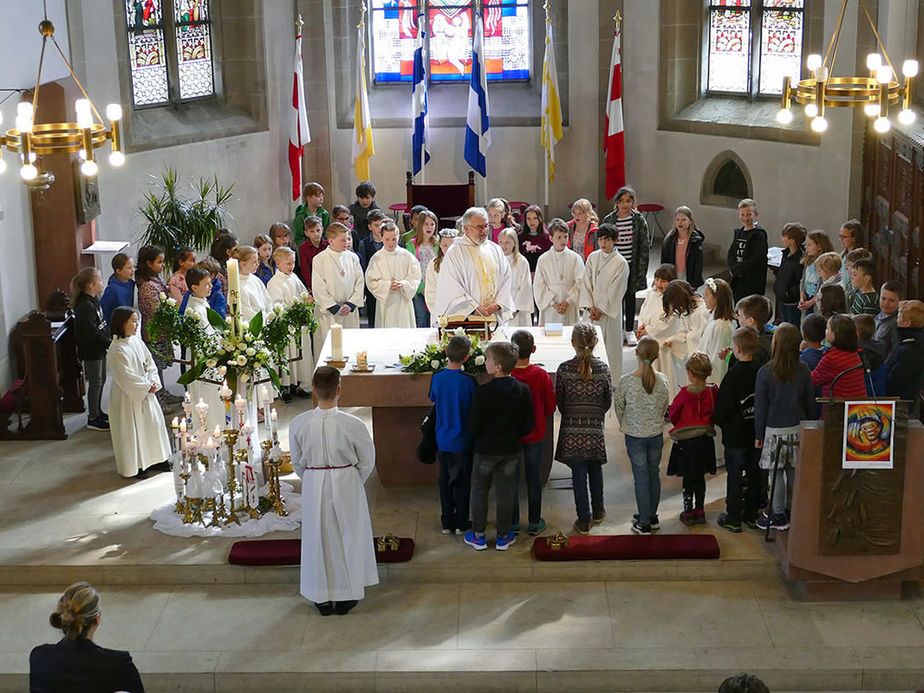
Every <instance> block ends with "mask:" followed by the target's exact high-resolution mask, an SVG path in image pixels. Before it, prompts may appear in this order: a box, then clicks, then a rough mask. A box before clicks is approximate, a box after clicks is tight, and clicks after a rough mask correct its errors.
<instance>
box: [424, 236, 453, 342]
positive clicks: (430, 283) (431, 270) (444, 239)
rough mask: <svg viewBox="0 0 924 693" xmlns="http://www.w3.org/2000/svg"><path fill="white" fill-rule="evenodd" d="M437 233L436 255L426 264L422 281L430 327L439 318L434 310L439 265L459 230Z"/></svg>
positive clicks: (434, 324) (436, 322) (435, 323)
mask: <svg viewBox="0 0 924 693" xmlns="http://www.w3.org/2000/svg"><path fill="white" fill-rule="evenodd" d="M438 235H439V239H440V240H439V246H438V247H437V249H436V257H435V258H433V260H432V261H431V262H430V263H429V264H428V265H427V277H426V280H425V281H424V301H425V302H426V304H427V310H428V311H429V313H430V327H436V326H437V324H438V318H439V316H438V314H437V312H436V287H437V285H438V283H439V274H440V266H441V265H442V264H443V260H444V259H445V257H446V253H448V252H449V248H450V247H452V244H453V243H455V240H456V238H458V237H459V232H458V230H456V229H440V231H439V234H438Z"/></svg>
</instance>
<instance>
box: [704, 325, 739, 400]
mask: <svg viewBox="0 0 924 693" xmlns="http://www.w3.org/2000/svg"><path fill="white" fill-rule="evenodd" d="M733 332H734V328H733V327H732V323H731V320H722V319H719V320H716V319H715V318H714V317H713V316H712V315H710V316H709V320H707V321H706V326H705V327H703V333H702V335H700V338H699V350H700V351H702V352H705V353H706V354H708V355H709V360H710V361H711V362H712V375H710V376H709V378H708V379H707V380H706V382H707V383H715V384H716V385H721V384H722V378H724V377H725V373H726V371H728V360H727V359H723V358H719V352H720V351H722V349H726V348H731V345H732V333H733Z"/></svg>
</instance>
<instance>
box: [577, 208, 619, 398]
mask: <svg viewBox="0 0 924 693" xmlns="http://www.w3.org/2000/svg"><path fill="white" fill-rule="evenodd" d="M615 242H616V231H615V229H614V228H613V227H612V226H611V225H609V224H602V225H601V226H600V228H599V230H598V231H597V243H598V246H599V250H595V251H593V252H592V253H591V254H590V255H589V256H588V257H587V265H586V267H585V268H584V278H583V280H582V282H581V306H582V307H583V308H585V309H586V310H587V311H588V317H589V318H590V320H591V322H592V323H593V324H594V325H599V326H600V330H601V331H602V332H603V346H604V347H605V348H606V360H607V361H608V362H609V366H610V377H611V378H612V379H613V382H614V383H615V382H618V381H619V379H620V378H621V377H622V323H623V317H622V299H623V296H625V293H626V288H627V286H628V282H629V263H628V262H626V259H625V258H624V257H623V256H622V254H621V253H619V252H618V251H616V250H614V247H615Z"/></svg>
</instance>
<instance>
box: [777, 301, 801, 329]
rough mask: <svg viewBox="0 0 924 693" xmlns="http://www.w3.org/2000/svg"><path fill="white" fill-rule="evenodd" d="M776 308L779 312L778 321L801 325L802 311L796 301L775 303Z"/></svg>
mask: <svg viewBox="0 0 924 693" xmlns="http://www.w3.org/2000/svg"><path fill="white" fill-rule="evenodd" d="M776 307H777V309H778V310H779V313H780V322H781V323H783V322H788V323H789V324H790V325H795V326H796V327H799V326H800V325H802V311H801V310H799V305H798V304H796V303H777V304H776Z"/></svg>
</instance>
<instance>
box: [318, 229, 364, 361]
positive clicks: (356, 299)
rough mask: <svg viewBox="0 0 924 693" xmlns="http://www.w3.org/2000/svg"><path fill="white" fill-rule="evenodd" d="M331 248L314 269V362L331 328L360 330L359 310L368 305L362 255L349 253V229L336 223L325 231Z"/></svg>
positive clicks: (327, 249) (322, 252)
mask: <svg viewBox="0 0 924 693" xmlns="http://www.w3.org/2000/svg"><path fill="white" fill-rule="evenodd" d="M325 235H326V236H327V242H328V246H327V247H326V248H325V249H324V250H322V251H321V252H320V253H318V254H317V255H315V257H314V263H313V264H312V266H311V293H312V294H313V295H314V303H315V306H316V308H315V317H316V318H317V319H318V331H317V332H316V333H315V335H314V360H315V363H317V361H318V357H319V356H320V354H321V347H323V346H324V340H325V339H326V338H327V333H328V332H330V328H331V325H333V324H334V323H338V324H340V325H343V327H347V328H351V327H355V328H358V327H359V309H360V308H362V306H363V304H364V303H365V300H366V299H365V295H364V292H365V288H366V282H365V280H364V277H363V270H362V267H360V264H359V256H358V255H356V253H353V252H351V251H349V250H347V238H346V237H347V227H346V226H344V225H343V224H340V223H337V222H334V223H333V224H331V225H330V226H328V227H327V231H325Z"/></svg>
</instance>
